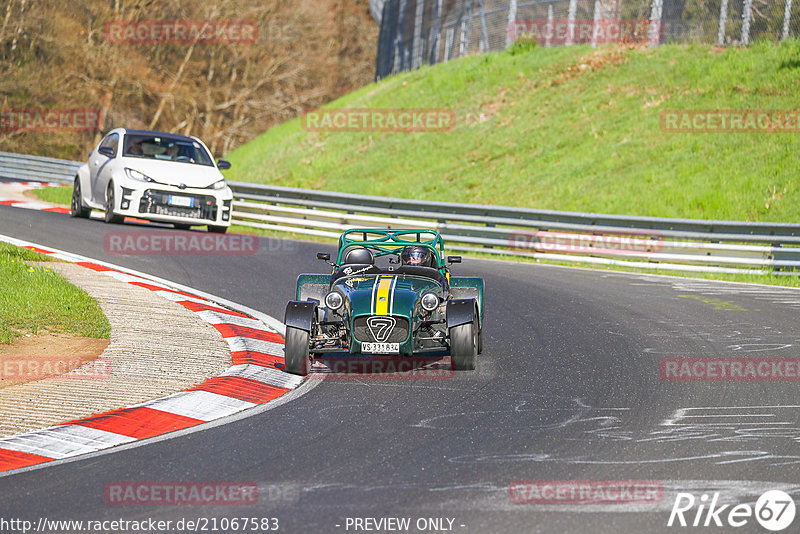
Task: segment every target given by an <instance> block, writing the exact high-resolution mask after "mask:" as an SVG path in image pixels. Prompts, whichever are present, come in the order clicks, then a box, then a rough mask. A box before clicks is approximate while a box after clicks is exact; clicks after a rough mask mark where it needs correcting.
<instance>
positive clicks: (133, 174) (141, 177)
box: [125, 167, 155, 182]
mask: <svg viewBox="0 0 800 534" xmlns="http://www.w3.org/2000/svg"><path fill="white" fill-rule="evenodd" d="M125 174H127V175H128V178H130V179H131V180H136V181H137V182H155V180H153V179H152V178H150V177H149V176H147V175H145V174H142V173H140V172H139V171H137V170H135V169H129V168H127V167H125Z"/></svg>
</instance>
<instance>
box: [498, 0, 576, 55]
mask: <svg viewBox="0 0 800 534" xmlns="http://www.w3.org/2000/svg"><path fill="white" fill-rule="evenodd" d="M572 1H575V0H572ZM516 22H517V0H511V1H510V2H509V3H508V28H507V31H506V48H508V47H509V46H511V45H512V44H513V43H514V39H516V37H517V28H516Z"/></svg>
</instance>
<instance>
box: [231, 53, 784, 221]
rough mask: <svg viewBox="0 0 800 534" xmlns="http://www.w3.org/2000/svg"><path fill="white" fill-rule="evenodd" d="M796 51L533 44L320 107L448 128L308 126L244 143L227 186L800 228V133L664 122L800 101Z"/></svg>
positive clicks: (285, 127) (401, 78)
mask: <svg viewBox="0 0 800 534" xmlns="http://www.w3.org/2000/svg"><path fill="white" fill-rule="evenodd" d="M798 58H800V43H798V42H797V41H790V42H785V43H784V44H782V45H773V44H768V43H757V44H755V45H753V46H752V47H750V48H727V49H718V48H713V47H708V46H663V47H659V48H656V49H647V48H635V47H626V46H610V47H604V48H599V49H591V48H588V47H585V46H575V47H569V48H567V47H561V48H541V47H538V48H533V49H527V50H519V49H518V50H515V51H514V53H510V52H505V53H496V54H487V55H482V56H472V57H467V58H463V59H460V60H457V61H452V62H450V63H446V64H441V65H437V66H434V67H425V68H422V69H420V70H418V71H414V72H409V73H405V74H402V75H398V76H395V77H392V78H389V79H387V80H385V81H383V82H382V83H379V84H372V85H369V86H367V87H364V88H362V89H360V90H358V91H356V92H354V93H351V94H349V95H347V96H345V97H343V98H340V99H339V100H336V101H334V102H332V103H331V104H329V105H328V106H326V107H328V108H341V107H352V108H439V109H445V110H453V111H454V112H455V115H456V119H457V122H456V127H455V128H454V129H453V130H452V131H449V132H427V133H381V132H355V133H353V132H350V133H344V132H321V133H320V132H309V131H306V130H304V129H303V128H302V127H301V124H300V121H299V120H293V121H290V122H287V123H284V124H282V125H280V126H277V127H275V128H272V129H271V130H269V131H268V132H266V133H265V134H263V135H261V136H259V137H258V138H256V139H254V140H253V141H251V142H249V143H247V144H245V145H242V146H241V147H239V148H238V149H236V150H235V151H233V152H232V153H231V154H229V159H230V160H231V161H232V162H233V164H234V167H233V169H232V170H231V171H230V172H229V173H228V177H229V178H231V179H237V180H245V181H252V182H260V183H271V184H277V185H286V186H296V187H310V188H318V189H327V190H335V191H345V192H354V193H355V192H357V193H366V194H377V195H387V196H400V197H410V198H419V199H441V200H450V201H456V202H469V203H487V204H498V205H500V204H502V205H514V206H527V207H535V208H549V209H558V210H574V211H591V212H603V213H619V214H636V215H652V216H668V217H693V218H706V219H738V220H754V221H755V220H758V221H797V220H800V191H799V190H798V183H797V182H798V179H799V178H798V175H797V169H798V158H797V154H798V149H800V133H766V132H759V133H675V132H668V131H664V130H663V129H662V127H661V125H660V114H661V112H662V111H665V110H683V109H692V110H693V109H701V110H702V109H712V110H713V109H744V110H748V109H749V110H752V109H782V110H791V109H796V108H798V102H800V60H798Z"/></svg>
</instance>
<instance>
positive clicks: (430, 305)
mask: <svg viewBox="0 0 800 534" xmlns="http://www.w3.org/2000/svg"><path fill="white" fill-rule="evenodd" d="M419 305H420V306H422V309H423V310H425V311H427V312H432V311H433V310H435V309H436V308H437V307H439V297H438V296H437V295H436V293H425V294H424V295H422V298H421V299H419Z"/></svg>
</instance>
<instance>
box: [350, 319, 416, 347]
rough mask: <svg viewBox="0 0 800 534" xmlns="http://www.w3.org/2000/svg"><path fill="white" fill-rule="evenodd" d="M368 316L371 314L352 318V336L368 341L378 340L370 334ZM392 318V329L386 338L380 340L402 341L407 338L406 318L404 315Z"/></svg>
mask: <svg viewBox="0 0 800 534" xmlns="http://www.w3.org/2000/svg"><path fill="white" fill-rule="evenodd" d="M370 317H371V316H369V315H364V316H362V317H356V318H355V319H354V320H353V337H355V338H356V339H357V340H358V341H361V342H364V341H366V342H368V343H372V342H375V341H378V340H377V339H375V336H374V335H373V334H372V331H371V329H370V328H369V326H368V325H367V319H369V318H370ZM380 317H386V316H380ZM393 318H394V320H395V325H394V329H393V330H392V332H391V333H390V334H389V337H388V338H386V339H382V340H381V341H382V342H384V343H402V342H404V341H405V340H406V339H408V319H406V318H405V317H393Z"/></svg>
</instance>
